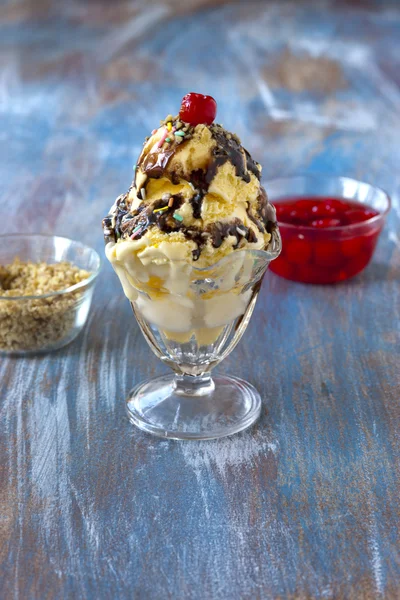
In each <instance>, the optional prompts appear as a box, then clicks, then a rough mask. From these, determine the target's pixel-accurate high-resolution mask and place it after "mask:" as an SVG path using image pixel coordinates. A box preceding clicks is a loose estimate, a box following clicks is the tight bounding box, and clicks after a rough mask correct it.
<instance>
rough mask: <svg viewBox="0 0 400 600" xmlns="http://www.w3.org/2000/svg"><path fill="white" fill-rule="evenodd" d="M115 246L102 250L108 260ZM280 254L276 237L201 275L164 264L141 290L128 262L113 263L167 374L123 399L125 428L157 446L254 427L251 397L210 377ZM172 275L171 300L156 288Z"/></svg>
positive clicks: (235, 381) (248, 389) (254, 398)
mask: <svg viewBox="0 0 400 600" xmlns="http://www.w3.org/2000/svg"><path fill="white" fill-rule="evenodd" d="M114 246H115V244H114V243H113V242H110V243H109V244H108V245H107V248H106V254H107V256H108V257H109V258H110V253H112V251H113V247H114ZM280 249H281V240H280V235H279V231H278V230H277V229H276V230H274V231H273V233H272V239H271V241H270V244H269V246H268V250H267V251H264V250H237V251H235V252H233V253H232V254H230V255H228V256H226V257H225V258H223V259H222V260H220V261H219V262H218V263H216V264H215V265H213V266H211V267H208V268H205V269H198V268H195V267H192V266H191V265H188V264H187V263H185V262H182V263H181V264H179V263H178V262H177V261H175V262H174V263H172V261H169V263H168V264H165V265H163V266H161V267H160V268H159V271H158V273H159V275H157V276H155V275H154V274H153V275H152V276H151V277H149V279H148V282H147V283H143V282H141V281H139V280H138V279H137V278H136V275H137V271H135V269H132V270H130V269H129V261H128V262H127V264H123V263H120V264H118V263H115V262H113V266H114V268H115V270H116V272H117V274H118V275H119V277H120V280H121V283H122V285H123V288H124V292H125V294H126V295H127V297H128V298H129V299H130V301H131V305H132V309H133V312H134V314H135V316H136V319H137V321H138V323H139V326H140V328H141V330H142V332H143V335H144V337H145V339H146V341H147V342H148V344H149V345H150V348H151V349H152V350H153V352H154V353H155V354H156V355H157V356H158V358H160V359H161V360H162V361H163V362H164V363H165V364H166V365H168V366H169V367H170V368H171V369H172V371H173V372H174V374H168V375H164V376H162V377H158V378H156V379H151V380H150V381H147V382H144V383H140V384H139V385H138V386H137V387H135V388H134V389H133V390H132V391H131V392H130V394H129V397H128V399H127V413H128V417H129V419H130V420H131V422H132V423H134V424H135V425H137V426H138V427H139V428H140V429H143V430H145V431H147V432H149V433H153V434H155V435H157V436H160V437H164V438H174V439H200V440H201V439H212V438H219V437H223V436H226V435H231V434H233V433H237V432H238V431H242V430H243V429H245V428H247V427H249V426H250V425H252V424H253V423H254V422H255V420H256V419H257V418H258V417H259V415H260V410H261V398H260V395H259V393H258V392H257V390H256V389H255V388H254V387H253V386H252V385H250V384H249V383H247V382H246V381H243V380H242V379H239V378H237V377H232V376H228V375H218V376H215V377H211V371H212V369H213V368H214V367H215V366H216V365H217V364H218V363H220V362H221V361H222V360H223V359H224V358H225V357H226V356H227V355H228V354H229V353H230V352H231V351H232V350H233V348H234V347H235V346H236V344H237V343H238V342H239V340H240V338H241V337H242V335H243V333H244V331H245V329H246V327H247V324H248V322H249V320H250V317H251V314H252V312H253V309H254V306H255V303H256V300H257V296H258V292H259V290H260V287H261V280H262V278H263V276H264V273H265V271H266V270H267V268H268V265H269V263H270V261H271V260H273V259H275V258H276V257H277V256H278V254H279V252H280ZM155 268H158V267H155ZM164 269H165V270H164ZM177 271H178V272H179V282H180V283H179V289H176V290H174V291H173V292H171V290H170V289H169V290H168V289H166V288H165V287H164V286H163V284H162V281H164V282H165V281H168V280H169V277H170V275H171V273H176V272H177Z"/></svg>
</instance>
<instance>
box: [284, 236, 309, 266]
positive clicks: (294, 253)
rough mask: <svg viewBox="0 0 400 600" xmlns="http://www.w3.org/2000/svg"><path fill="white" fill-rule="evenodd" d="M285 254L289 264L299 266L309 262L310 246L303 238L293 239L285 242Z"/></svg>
mask: <svg viewBox="0 0 400 600" xmlns="http://www.w3.org/2000/svg"><path fill="white" fill-rule="evenodd" d="M285 253H286V256H287V259H288V261H289V262H291V263H292V264H295V265H301V264H304V263H306V262H308V261H309V260H310V258H311V255H312V246H311V245H310V243H309V242H308V241H307V240H305V239H304V238H300V237H298V238H293V239H291V240H290V241H286V248H285Z"/></svg>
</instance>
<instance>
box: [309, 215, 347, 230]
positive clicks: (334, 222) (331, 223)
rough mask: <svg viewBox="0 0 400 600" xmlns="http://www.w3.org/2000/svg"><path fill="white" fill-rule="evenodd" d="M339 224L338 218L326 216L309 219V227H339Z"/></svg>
mask: <svg viewBox="0 0 400 600" xmlns="http://www.w3.org/2000/svg"><path fill="white" fill-rule="evenodd" d="M339 225H340V221H339V219H329V218H328V217H325V218H323V219H317V220H316V221H311V227H317V228H319V229H320V228H325V227H339Z"/></svg>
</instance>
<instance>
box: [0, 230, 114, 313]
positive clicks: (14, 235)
mask: <svg viewBox="0 0 400 600" xmlns="http://www.w3.org/2000/svg"><path fill="white" fill-rule="evenodd" d="M7 238H9V239H16V238H24V239H27V238H30V239H35V238H36V239H40V238H44V239H53V240H54V239H58V240H63V241H66V242H69V243H70V244H73V245H75V246H80V247H81V248H84V249H86V250H90V251H91V252H93V254H94V255H95V258H96V260H97V267H96V269H95V270H94V271H93V272H92V273H91V274H90V276H89V277H88V278H87V279H84V280H83V281H79V282H78V283H74V285H70V286H69V287H67V288H64V289H63V290H57V291H55V292H47V293H46V294H38V295H33V296H32V295H31V296H2V295H1V293H0V301H2V300H4V301H8V302H14V301H23V300H42V299H44V298H51V297H56V296H63V295H66V294H70V293H71V292H75V291H76V290H80V289H83V288H85V287H87V286H88V285H90V284H91V283H92V282H93V281H94V280H95V279H96V277H97V276H98V275H99V273H100V271H101V269H102V266H103V261H102V259H101V257H100V255H99V253H98V252H97V251H96V250H95V249H94V248H92V247H91V246H88V245H87V244H83V243H82V242H78V241H76V240H72V239H71V238H67V237H65V236H60V235H52V234H46V233H28V234H25V233H3V234H0V242H1V241H2V240H4V239H7ZM57 262H60V261H57Z"/></svg>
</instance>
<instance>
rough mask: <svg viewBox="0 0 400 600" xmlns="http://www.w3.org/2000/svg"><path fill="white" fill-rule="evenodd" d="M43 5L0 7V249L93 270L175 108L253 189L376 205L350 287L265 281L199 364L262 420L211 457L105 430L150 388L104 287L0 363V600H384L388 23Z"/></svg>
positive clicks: (388, 573)
mask: <svg viewBox="0 0 400 600" xmlns="http://www.w3.org/2000/svg"><path fill="white" fill-rule="evenodd" d="M57 4H58V9H57V7H56V2H54V3H51V2H50V1H45V0H43V1H38V2H36V1H35V2H27V1H26V0H21V1H20V2H12V3H7V2H6V3H2V4H1V7H0V23H1V27H0V51H1V54H0V59H1V67H2V75H1V79H0V119H1V129H0V136H1V161H0V181H1V186H2V192H1V204H0V232H2V233H4V232H10V231H15V232H24V231H26V232H57V233H59V234H62V235H66V236H70V237H73V238H76V239H79V240H82V241H84V242H87V243H89V244H91V245H93V246H95V247H96V248H97V249H99V250H102V234H101V228H100V221H101V218H102V216H103V215H104V214H105V213H106V211H107V209H108V207H109V205H110V204H111V203H112V201H113V200H114V198H115V197H116V196H117V195H118V194H119V193H120V192H122V191H124V190H125V189H126V188H127V187H128V185H129V183H130V180H131V177H132V165H133V164H134V161H135V159H136V157H137V155H138V153H139V151H140V147H141V143H142V139H143V137H144V136H145V135H147V134H148V132H149V131H150V130H151V129H153V127H154V126H155V125H157V124H158V120H159V118H161V117H164V116H165V114H167V113H168V112H175V111H176V110H177V108H178V106H179V101H180V98H181V96H182V95H183V94H184V93H186V92H187V91H190V90H196V91H204V92H206V93H210V94H212V95H213V96H215V97H216V98H217V99H218V102H219V119H220V121H222V122H223V123H224V125H225V126H226V127H228V128H230V129H233V130H235V131H237V132H238V133H239V135H240V137H241V138H242V139H243V140H244V141H245V142H246V145H247V146H248V148H249V149H250V150H251V152H252V153H253V155H254V156H255V158H256V159H258V160H259V161H260V162H261V163H262V164H263V165H264V180H266V179H268V177H271V176H276V175H284V174H290V173H294V172H327V173H334V174H346V175H351V176H355V177H357V178H364V179H366V180H368V181H370V182H372V183H376V184H379V185H381V186H383V187H385V188H387V190H388V191H389V192H390V193H391V194H392V196H393V203H394V206H393V210H392V213H391V216H390V219H389V222H388V225H387V227H386V229H385V232H384V234H383V235H382V238H381V241H380V243H379V247H378V250H377V252H376V255H375V258H374V262H373V264H372V265H371V266H370V267H369V268H368V270H366V271H365V272H364V273H363V274H362V275H361V276H359V277H357V278H356V279H354V280H353V281H350V282H349V283H347V284H343V285H340V286H336V287H317V286H306V285H300V284H294V283H290V282H287V281H284V280H282V279H279V278H278V277H275V276H274V275H273V274H271V273H268V274H267V276H266V278H265V281H264V285H263V289H262V292H261V295H260V300H259V303H258V307H257V309H256V311H255V314H254V316H253V319H252V322H251V324H250V326H249V328H248V331H247V333H246V334H245V337H244V339H243V340H242V342H241V344H240V345H239V347H238V348H237V350H236V351H235V352H234V353H233V354H232V355H231V356H230V357H229V358H228V359H227V360H226V361H225V363H224V364H223V365H222V367H221V369H222V370H226V371H229V372H233V373H236V374H237V375H239V376H243V377H245V378H247V379H249V381H251V382H252V383H253V384H254V385H256V386H257V388H258V389H259V390H260V391H261V392H262V396H263V399H264V412H263V416H262V419H261V421H260V422H259V424H258V425H257V426H256V427H254V428H253V429H252V430H250V431H248V432H245V433H243V434H241V435H237V436H235V437H232V438H231V439H225V440H222V441H214V442H204V443H188V442H186V443H179V442H174V441H163V440H159V439H156V438H152V437H150V436H148V435H145V434H143V433H141V432H140V431H139V430H137V429H135V428H133V427H132V426H131V425H130V424H129V423H128V421H127V418H126V417H125V412H124V397H125V394H126V392H127V390H128V389H129V388H130V387H131V386H132V385H133V384H134V383H136V382H138V381H140V380H142V379H144V378H148V377H152V376H153V375H156V374H158V373H160V372H162V370H163V367H162V365H161V363H160V362H159V361H157V359H156V358H155V357H154V356H153V355H152V354H151V351H150V350H149V348H147V346H146V345H145V343H144V340H143V338H142V336H141V334H140V333H139V330H138V327H137V325H136V323H135V321H134V319H133V317H132V315H131V312H130V308H129V305H128V302H127V301H126V300H125V298H124V297H123V294H122V291H121V290H120V286H119V283H118V282H117V280H116V278H115V276H114V275H113V273H112V271H111V269H110V268H109V266H105V268H104V271H103V274H102V277H101V280H100V282H99V285H98V287H97V293H96V297H95V300H94V306H93V310H92V312H91V315H90V319H89V323H88V325H87V327H86V329H85V332H84V333H83V334H82V335H81V337H80V338H79V339H77V340H76V341H75V342H74V343H72V344H71V345H70V346H69V347H67V348H65V349H64V350H61V351H59V352H57V353H54V354H50V355H47V356H43V357H38V358H32V359H26V360H21V359H4V358H2V359H1V362H0V373H1V404H0V408H1V438H0V444H1V465H0V473H1V490H0V494H1V501H2V511H1V520H0V532H1V544H0V556H1V563H2V583H1V587H0V596H1V597H2V598H5V599H7V600H8V599H11V598H21V599H40V600H44V599H47V598H50V599H53V598H88V599H116V598H118V599H119V598H143V599H161V598H178V599H181V598H182V599H183V598H184V599H190V600H191V599H209V598H210V599H216V600H220V599H227V600H231V599H239V598H240V599H257V598H261V599H272V598H274V599H275V598H299V599H306V598H307V599H309V598H346V599H355V598H357V599H360V598H362V599H372V598H380V597H384V598H393V599H397V598H399V597H400V549H399V541H400V530H399V525H400V510H399V493H400V484H399V470H400V463H399V455H400V450H399V441H400V437H399V436H400V408H399V385H400V284H399V282H400V241H399V225H400V202H399V195H398V191H399V187H400V175H399V159H400V144H399V137H400V116H399V115H400V112H399V108H400V76H399V74H400V64H399V54H400V6H399V5H398V3H396V2H394V3H383V2H380V3H375V2H372V1H371V2H365V3H356V2H354V4H351V3H346V2H340V3H338V2H333V1H332V2H324V3H321V5H320V7H319V8H317V3H315V2H311V1H310V2H309V3H307V2H284V3H281V2H259V3H254V4H253V3H251V2H241V3H235V4H232V5H229V6H223V5H222V3H218V6H216V7H214V8H212V7H210V6H208V7H206V8H205V7H203V8H202V10H200V11H199V12H197V13H194V14H191V13H190V11H189V10H188V9H189V7H188V5H187V4H186V5H185V4H184V3H181V4H182V6H181V7H180V8H183V9H185V10H182V11H181V12H180V13H179V14H175V12H174V11H177V10H178V8H179V7H178V4H179V3H178V2H172V1H171V2H169V3H166V4H161V3H159V4H156V3H150V2H148V3H145V2H143V3H142V4H141V3H140V2H129V3H118V2H112V3H105V2H104V3H102V2H100V1H92V2H79V1H75V2H70V3H67V2H66V3H62V4H60V3H57ZM146 4H147V6H146ZM208 4H210V3H208ZM61 6H62V13H60V12H57V10H58V11H59V10H60V7H61Z"/></svg>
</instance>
